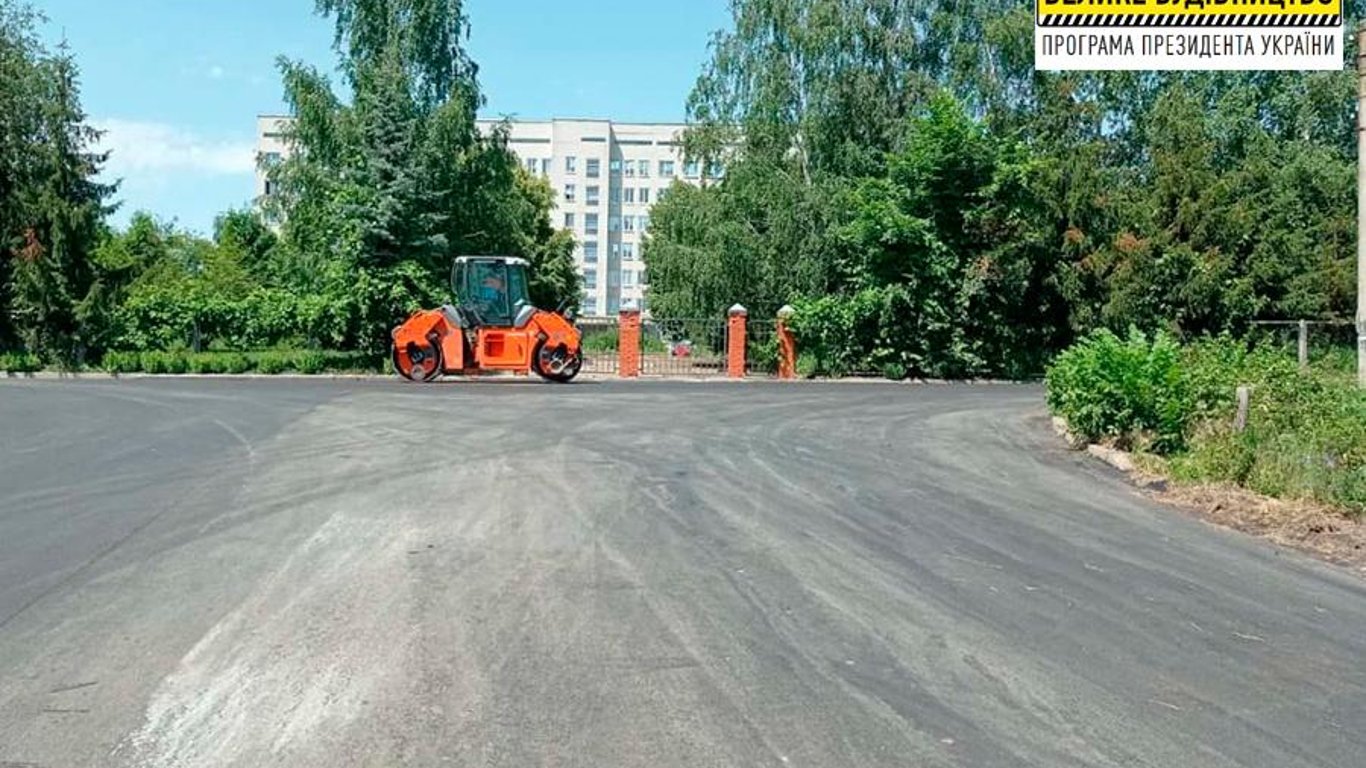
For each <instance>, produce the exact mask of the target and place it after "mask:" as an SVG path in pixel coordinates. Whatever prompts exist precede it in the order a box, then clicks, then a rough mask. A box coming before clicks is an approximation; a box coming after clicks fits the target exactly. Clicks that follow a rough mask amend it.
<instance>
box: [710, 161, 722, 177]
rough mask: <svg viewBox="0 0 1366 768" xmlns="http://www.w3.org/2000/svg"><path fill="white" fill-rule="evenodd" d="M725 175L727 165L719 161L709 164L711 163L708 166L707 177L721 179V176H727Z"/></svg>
mask: <svg viewBox="0 0 1366 768" xmlns="http://www.w3.org/2000/svg"><path fill="white" fill-rule="evenodd" d="M725 175H726V168H725V166H723V165H721V164H720V163H718V162H712V163H711V164H709V165H708V166H707V178H710V179H721V178H725Z"/></svg>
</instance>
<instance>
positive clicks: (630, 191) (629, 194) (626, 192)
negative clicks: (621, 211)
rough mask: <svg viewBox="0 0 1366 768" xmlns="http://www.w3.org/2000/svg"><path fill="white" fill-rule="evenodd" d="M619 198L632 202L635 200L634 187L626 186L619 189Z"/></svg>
mask: <svg viewBox="0 0 1366 768" xmlns="http://www.w3.org/2000/svg"><path fill="white" fill-rule="evenodd" d="M621 198H622V200H623V201H624V202H627V203H634V202H635V201H636V188H635V187H627V188H626V189H623V190H622V191H621Z"/></svg>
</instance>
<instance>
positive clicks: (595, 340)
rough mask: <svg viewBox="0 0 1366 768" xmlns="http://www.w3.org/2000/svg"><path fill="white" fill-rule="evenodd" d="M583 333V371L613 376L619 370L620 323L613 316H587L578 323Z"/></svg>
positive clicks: (580, 331)
mask: <svg viewBox="0 0 1366 768" xmlns="http://www.w3.org/2000/svg"><path fill="white" fill-rule="evenodd" d="M577 325H578V327H579V333H581V334H582V335H583V341H582V344H583V369H582V370H583V372H584V373H596V374H603V375H608V376H614V375H616V374H617V373H619V372H620V371H621V350H620V347H619V345H620V343H621V327H620V326H621V324H620V322H618V320H617V318H615V317H587V318H581V319H580V320H579V321H578V323H577Z"/></svg>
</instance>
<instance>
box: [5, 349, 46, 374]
mask: <svg viewBox="0 0 1366 768" xmlns="http://www.w3.org/2000/svg"><path fill="white" fill-rule="evenodd" d="M42 369H43V361H42V360H40V359H39V358H38V356H37V355H31V354H29V353H27V352H4V353H0V371H4V372H5V373H36V372H38V371H41V370H42Z"/></svg>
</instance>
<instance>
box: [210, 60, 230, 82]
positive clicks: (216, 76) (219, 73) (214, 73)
mask: <svg viewBox="0 0 1366 768" xmlns="http://www.w3.org/2000/svg"><path fill="white" fill-rule="evenodd" d="M225 74H227V73H226V72H225V71H224V70H223V68H222V67H220V66H218V65H217V64H215V65H213V66H212V67H209V79H211V80H222V79H223V75H225Z"/></svg>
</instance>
